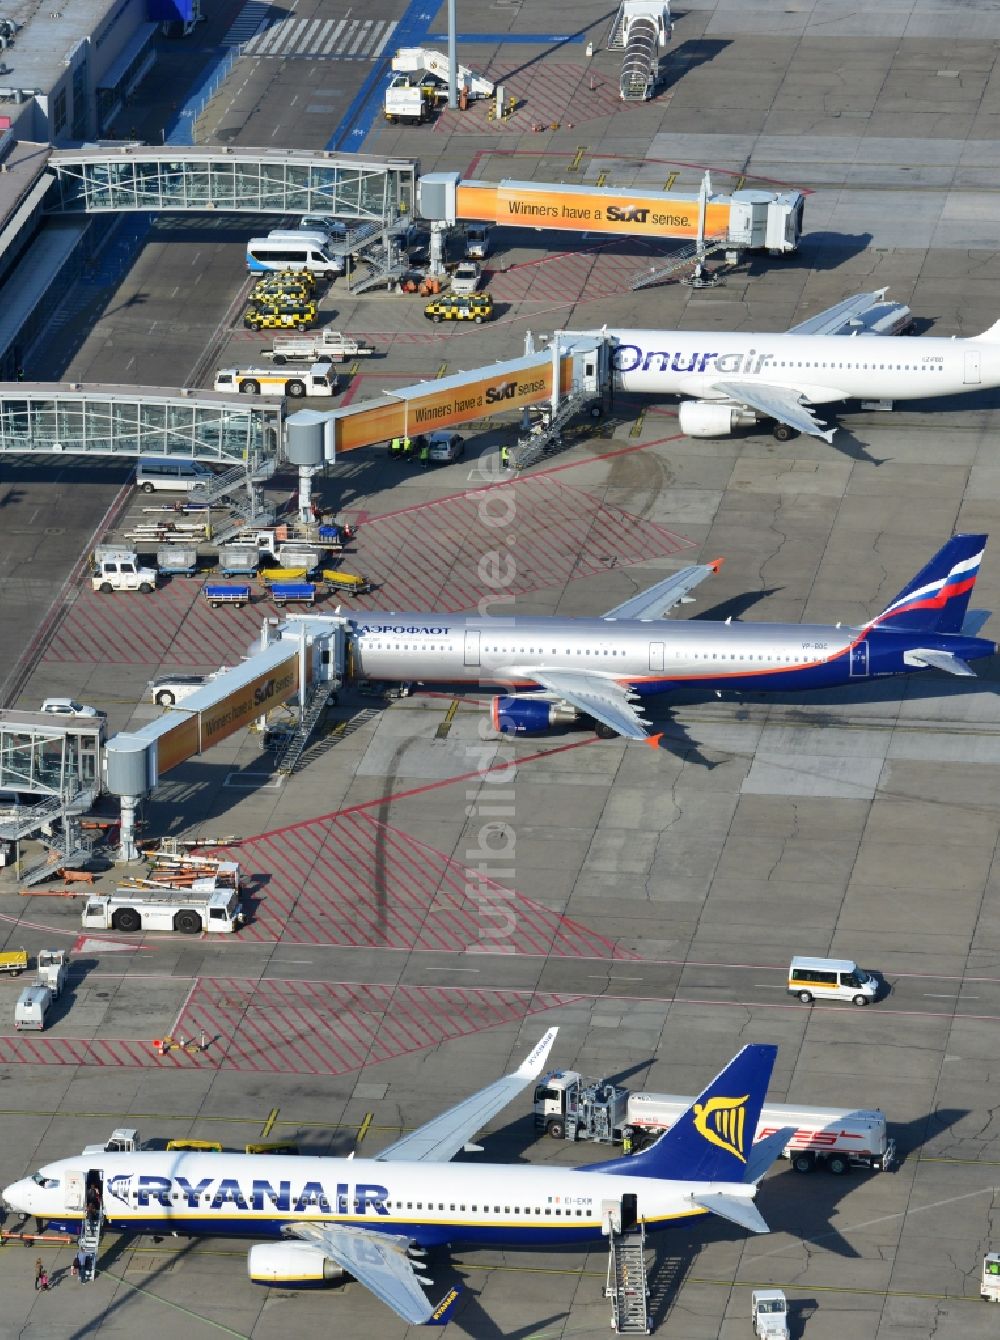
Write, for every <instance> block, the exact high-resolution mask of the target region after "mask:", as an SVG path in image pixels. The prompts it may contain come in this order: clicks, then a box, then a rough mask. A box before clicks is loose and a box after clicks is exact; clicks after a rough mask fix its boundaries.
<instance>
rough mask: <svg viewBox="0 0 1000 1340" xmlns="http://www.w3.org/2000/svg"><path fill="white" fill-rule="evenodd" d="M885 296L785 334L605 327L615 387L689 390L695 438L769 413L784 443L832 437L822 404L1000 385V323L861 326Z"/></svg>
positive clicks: (689, 428)
mask: <svg viewBox="0 0 1000 1340" xmlns="http://www.w3.org/2000/svg"><path fill="white" fill-rule="evenodd" d="M884 296H885V290H881V291H880V292H877V293H867V294H859V295H858V296H857V297H855V298H849V299H847V300H846V301H845V302H842V303H838V304H837V306H835V307H831V308H829V309H828V310H827V311H825V312H820V313H819V314H818V315H817V316H814V317H810V318H809V320H808V321H803V322H801V323H800V324H799V325H797V326H792V327H791V329H790V330H787V331H782V332H779V333H777V334H766V333H760V332H753V333H751V332H747V331H732V332H726V331H717V330H715V331H692V330H684V331H681V330H618V329H608V328H605V329H604V330H603V331H602V332H601V334H603V335H605V336H607V337H608V338H609V339H610V340H611V342H612V343H613V345H614V369H615V385H616V386H618V387H620V388H621V390H623V391H635V392H639V393H642V394H646V395H649V394H652V395H656V396H665V395H677V396H682V397H684V398H683V399H682V401H681V405H680V409H679V411H678V421H679V423H680V428H681V431H682V432H683V433H686V434H687V435H688V436H689V437H723V436H725V435H726V434H728V433H731V432H732V431H733V429H734V428H737V427H738V426H739V425H741V424H753V423H757V422H759V421H760V420H762V419H763V420H773V422H774V436H775V437H776V438H778V439H779V441H782V442H784V441H787V440H788V438H790V437H793V436H794V435H795V433H808V434H810V435H811V436H813V437H821V438H823V439H824V440H825V441H827V442H830V441H832V440H833V434H834V430H833V429H830V428H828V427H827V426H826V424H825V423H823V422H821V421H820V420H819V419H817V417H816V416H815V415H814V414H813V412H812V409H811V406H813V405H825V404H830V403H832V402H834V401H838V400H854V399H857V400H877V401H883V402H892V401H894V400H924V399H927V398H929V397H932V396H941V395H956V394H960V393H964V392H968V391H981V390H984V389H990V388H992V387H997V386H1000V321H998V322H996V323H995V324H994V325H992V326H990V328H989V330H986V331H984V332H983V333H982V334H981V335H974V336H972V337H971V338H969V339H957V338H949V339H942V338H940V337H937V336H926V335H921V336H910V335H901V336H893V337H891V338H890V337H884V336H874V335H871V334H870V333H869V334H866V333H865V332H864V331H862V332H861V333H860V334H859V333H858V331H857V330H856V328H855V327H853V326H852V324H851V320H850V317H851V313H852V311H855V310H856V311H859V312H861V311H864V310H865V309H866V307H870V306H871V304H872V302H873V301H874V300H878V299H881V298H884ZM888 305H889V304H886V306H888ZM900 310H902V311H905V310H906V309H905V308H901V309H900ZM590 333H594V332H590Z"/></svg>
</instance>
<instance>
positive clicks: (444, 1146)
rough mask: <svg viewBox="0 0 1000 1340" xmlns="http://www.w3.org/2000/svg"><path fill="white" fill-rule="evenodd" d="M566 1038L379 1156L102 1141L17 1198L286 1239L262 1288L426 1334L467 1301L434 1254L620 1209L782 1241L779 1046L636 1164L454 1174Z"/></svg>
mask: <svg viewBox="0 0 1000 1340" xmlns="http://www.w3.org/2000/svg"><path fill="white" fill-rule="evenodd" d="M555 1035H556V1029H554V1028H553V1029H550V1030H549V1032H548V1033H547V1034H546V1035H545V1037H544V1038H542V1040H541V1042H540V1043H539V1044H538V1045H537V1047H535V1049H534V1050H533V1051H532V1052H531V1054H530V1055H529V1056H528V1057H527V1059H526V1060H525V1061H524V1063H523V1065H521V1066H520V1067H519V1068H518V1069H517V1070H516V1071H515V1072H514V1073H513V1074H511V1075H508V1076H506V1078H504V1079H499V1080H496V1081H495V1082H494V1083H493V1084H491V1085H489V1086H488V1087H487V1088H486V1089H483V1090H482V1091H481V1092H480V1093H478V1094H475V1095H474V1096H473V1097H472V1098H468V1099H466V1100H465V1102H463V1103H459V1104H458V1106H457V1107H454V1108H452V1109H451V1111H450V1112H446V1113H444V1114H443V1115H442V1116H440V1117H437V1118H435V1119H434V1120H433V1121H431V1122H429V1123H428V1124H427V1125H426V1126H421V1127H420V1129H419V1130H416V1131H413V1132H412V1133H410V1134H409V1135H404V1136H403V1138H402V1139H401V1140H397V1141H396V1143H395V1144H392V1145H390V1146H389V1147H388V1149H384V1150H383V1151H382V1153H381V1154H379V1155H378V1156H377V1157H376V1158H374V1159H354V1158H346V1159H345V1158H326V1157H324V1158H303V1157H298V1158H296V1157H291V1156H288V1155H267V1154H213V1153H203V1152H197V1153H192V1152H190V1151H188V1152H180V1151H176V1152H167V1151H161V1152H152V1151H140V1152H134V1153H109V1152H107V1151H106V1150H104V1149H102V1148H101V1146H97V1147H96V1148H94V1147H91V1148H90V1149H87V1150H84V1152H83V1153H82V1154H79V1155H77V1156H76V1158H66V1159H59V1160H58V1161H57V1162H55V1163H49V1164H47V1165H46V1166H45V1167H44V1168H42V1169H40V1170H39V1171H38V1172H37V1173H35V1174H34V1175H33V1176H32V1177H26V1178H25V1179H24V1180H23V1181H20V1182H15V1183H14V1184H13V1185H12V1186H8V1187H7V1188H6V1189H5V1190H4V1192H3V1199H4V1201H5V1202H6V1203H7V1205H9V1206H10V1207H11V1208H12V1209H14V1210H19V1211H21V1212H22V1213H24V1214H33V1215H37V1216H39V1217H40V1218H42V1219H45V1220H48V1221H49V1222H50V1224H51V1225H52V1226H53V1227H55V1228H56V1229H57V1230H60V1231H63V1232H67V1233H74V1232H77V1231H79V1229H80V1228H81V1225H82V1220H83V1217H84V1206H85V1196H86V1188H87V1186H88V1185H95V1184H96V1185H97V1186H98V1189H99V1190H100V1191H101V1192H102V1204H103V1221H104V1224H106V1225H107V1226H108V1227H109V1228H111V1229H113V1230H114V1231H115V1232H130V1233H160V1234H163V1233H173V1234H177V1235H181V1236H184V1237H203V1236H204V1237H208V1236H211V1237H235V1238H244V1239H246V1238H264V1239H265V1240H266V1239H271V1240H272V1241H271V1242H267V1241H265V1242H264V1243H262V1244H260V1245H258V1246H254V1247H251V1249H250V1252H249V1255H248V1259H247V1270H248V1272H249V1274H250V1278H251V1279H252V1280H253V1281H254V1282H255V1283H258V1284H271V1285H282V1284H283V1285H293V1286H295V1287H296V1288H298V1287H301V1286H302V1285H306V1284H322V1283H324V1282H326V1281H327V1280H331V1279H337V1278H340V1277H342V1276H343V1275H345V1274H347V1275H352V1276H353V1277H354V1278H355V1279H356V1280H358V1281H359V1283H361V1284H363V1285H365V1287H366V1288H368V1289H370V1290H371V1291H372V1293H374V1294H375V1295H376V1297H378V1298H380V1299H381V1300H382V1301H383V1302H384V1303H386V1304H387V1305H388V1306H389V1307H391V1308H392V1309H393V1311H394V1312H396V1313H398V1314H399V1316H401V1317H402V1318H403V1319H404V1321H408V1322H411V1323H413V1324H416V1325H420V1324H426V1323H431V1324H435V1323H436V1324H439V1325H443V1324H444V1323H445V1322H446V1321H447V1320H448V1317H449V1316H450V1314H451V1312H452V1311H453V1309H454V1305H455V1301H456V1299H457V1298H458V1295H459V1291H458V1290H457V1289H452V1290H450V1291H449V1292H448V1293H447V1294H446V1295H445V1297H444V1298H443V1299H442V1300H441V1302H440V1303H438V1304H437V1305H436V1306H435V1305H434V1304H432V1303H431V1301H430V1300H429V1299H428V1297H427V1295H426V1294H425V1293H424V1290H423V1289H422V1288H421V1283H424V1284H430V1283H432V1282H433V1281H431V1280H428V1279H426V1278H425V1277H424V1276H423V1274H422V1273H421V1272H422V1271H424V1270H425V1269H426V1266H425V1265H423V1264H422V1263H421V1261H420V1259H419V1258H421V1257H423V1256H424V1254H425V1253H424V1250H423V1249H424V1248H426V1247H437V1246H443V1245H450V1244H453V1243H454V1244H458V1243H465V1244H470V1245H483V1246H488V1247H508V1246H509V1247H514V1246H537V1247H541V1248H543V1249H545V1248H548V1247H550V1246H553V1245H555V1244H558V1243H573V1244H581V1245H583V1244H586V1243H600V1241H601V1238H602V1235H603V1234H604V1233H606V1232H607V1227H608V1215H609V1211H614V1212H615V1215H616V1219H617V1220H618V1223H617V1224H616V1227H620V1226H621V1225H620V1216H621V1215H622V1214H623V1213H624V1214H625V1216H626V1217H628V1216H629V1214H631V1217H632V1221H633V1222H636V1221H637V1220H641V1221H642V1222H643V1223H644V1224H645V1226H646V1228H647V1230H651V1229H659V1228H664V1227H666V1226H667V1225H668V1224H670V1223H672V1222H673V1221H675V1220H677V1219H684V1218H688V1217H690V1216H692V1215H701V1214H706V1213H713V1214H718V1215H721V1216H722V1217H723V1218H725V1219H729V1220H731V1221H732V1222H733V1223H735V1224H737V1225H739V1226H740V1227H741V1228H745V1229H749V1230H750V1232H752V1233H766V1232H768V1227H767V1224H766V1223H765V1222H764V1220H763V1218H762V1217H761V1214H760V1212H759V1210H758V1209H757V1208H756V1206H755V1205H754V1195H755V1193H756V1190H757V1183H758V1182H759V1181H760V1179H761V1178H762V1177H763V1176H764V1173H765V1172H766V1171H767V1170H768V1168H769V1167H770V1166H771V1164H772V1163H773V1162H774V1160H775V1159H776V1158H777V1157H778V1155H779V1154H780V1153H781V1151H782V1149H783V1148H784V1146H785V1145H786V1144H787V1143H788V1141H789V1140H790V1139H791V1137H792V1135H793V1131H792V1130H791V1129H790V1128H786V1129H783V1130H780V1131H777V1132H775V1133H774V1134H773V1135H768V1136H765V1137H764V1138H763V1139H762V1140H759V1141H758V1142H757V1143H756V1144H754V1143H753V1133H754V1131H756V1130H757V1125H758V1119H759V1117H760V1109H761V1106H762V1105H763V1102H764V1097H765V1094H766V1092H767V1086H768V1083H769V1082H770V1078H771V1070H772V1067H773V1065H774V1059H775V1056H776V1055H777V1048H776V1047H770V1046H761V1045H751V1046H747V1047H744V1048H743V1050H742V1051H741V1052H740V1053H739V1055H738V1056H736V1057H734V1058H733V1060H732V1061H730V1063H729V1065H727V1066H726V1068H725V1070H723V1071H722V1073H721V1074H720V1075H719V1076H717V1078H716V1079H714V1080H713V1081H712V1083H711V1084H710V1085H709V1086H708V1088H707V1089H706V1090H705V1092H704V1093H703V1094H701V1095H700V1096H699V1098H698V1099H697V1100H696V1102H695V1103H694V1104H693V1106H692V1107H690V1108H689V1109H688V1111H687V1112H685V1113H684V1115H683V1116H682V1117H680V1118H679V1119H678V1121H677V1122H676V1124H675V1125H674V1126H672V1127H671V1129H670V1130H669V1131H667V1132H666V1133H665V1134H664V1135H662V1136H661V1137H660V1139H659V1140H657V1142H656V1143H655V1144H654V1145H652V1146H650V1148H649V1149H647V1150H645V1151H644V1152H643V1153H641V1154H635V1155H633V1156H632V1157H630V1158H619V1159H612V1160H611V1161H610V1162H609V1163H598V1164H593V1165H591V1166H590V1167H587V1168H577V1169H572V1168H556V1167H552V1166H551V1165H531V1164H527V1163H520V1164H513V1165H511V1164H486V1165H485V1166H484V1165H480V1164H478V1163H471V1164H470V1163H459V1164H453V1163H451V1159H453V1158H454V1157H455V1155H456V1154H457V1153H458V1152H459V1151H460V1150H462V1149H463V1148H466V1147H468V1142H469V1141H470V1140H471V1139H472V1138H473V1136H475V1135H476V1134H477V1132H478V1131H480V1130H481V1129H482V1127H483V1126H484V1125H485V1123H486V1122H488V1121H489V1120H490V1118H491V1117H493V1116H494V1115H495V1114H496V1113H497V1112H499V1111H500V1110H501V1109H502V1108H503V1107H505V1106H506V1105H507V1103H509V1102H510V1101H511V1099H513V1098H514V1097H516V1095H517V1094H518V1093H520V1092H521V1090H522V1089H524V1088H526V1087H527V1086H528V1085H529V1084H531V1083H532V1081H533V1080H535V1079H537V1078H538V1076H539V1075H540V1074H541V1072H542V1068H543V1067H544V1065H545V1060H546V1058H547V1056H548V1054H549V1049H550V1048H551V1046H552V1042H553V1040H554V1038H555ZM473 1148H475V1146H473ZM626 1226H627V1225H626ZM414 1258H417V1259H414Z"/></svg>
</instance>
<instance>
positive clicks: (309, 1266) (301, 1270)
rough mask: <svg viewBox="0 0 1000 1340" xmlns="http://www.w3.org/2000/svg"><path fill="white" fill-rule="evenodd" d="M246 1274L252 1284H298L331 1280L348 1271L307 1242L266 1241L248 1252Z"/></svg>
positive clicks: (331, 1282)
mask: <svg viewBox="0 0 1000 1340" xmlns="http://www.w3.org/2000/svg"><path fill="white" fill-rule="evenodd" d="M247 1274H248V1275H249V1276H250V1278H251V1280H252V1281H253V1282H254V1284H270V1285H277V1286H278V1287H280V1286H281V1285H289V1286H296V1287H299V1288H301V1287H303V1286H304V1285H313V1286H314V1287H315V1286H316V1285H320V1284H333V1283H334V1282H335V1281H337V1280H342V1279H343V1278H344V1277H345V1276H346V1274H347V1271H346V1270H341V1268H340V1266H338V1265H337V1264H336V1262H334V1261H331V1260H330V1258H329V1257H328V1256H324V1255H323V1253H322V1252H321V1251H317V1249H316V1248H315V1247H310V1246H309V1244H308V1243H307V1242H280V1243H271V1242H265V1243H260V1244H258V1245H257V1246H256V1247H251V1248H250V1250H249V1251H248V1252H247Z"/></svg>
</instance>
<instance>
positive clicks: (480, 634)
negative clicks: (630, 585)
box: [351, 535, 997, 745]
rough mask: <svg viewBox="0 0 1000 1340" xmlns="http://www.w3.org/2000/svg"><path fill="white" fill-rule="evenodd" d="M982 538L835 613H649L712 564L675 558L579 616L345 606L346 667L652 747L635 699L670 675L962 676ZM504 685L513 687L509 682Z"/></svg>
mask: <svg viewBox="0 0 1000 1340" xmlns="http://www.w3.org/2000/svg"><path fill="white" fill-rule="evenodd" d="M986 539H987V537H986V536H985V535H955V536H953V538H952V539H950V540H949V541H948V543H947V544H945V545H944V546H943V548H941V549H940V550H939V551H938V553H937V554H935V556H934V557H933V558H932V559H931V561H930V562H929V563H928V564H927V566H926V567H925V568H922V569H921V571H920V572H918V573H917V575H916V577H914V579H913V580H912V581H911V582H909V583H908V584H907V585H906V586H904V588H903V589H902V591H900V593H899V595H898V596H896V597H895V599H894V600H891V601H890V602H889V604H888V605H887V606H886V607H885V609H884V610H882V612H881V613H880V614H876V615H875V617H874V618H872V619H869V621H868V622H867V623H866V624H863V625H862V626H861V627H860V628H848V627H845V626H844V625H843V624H839V623H838V624H834V625H827V624H791V623H733V622H731V621H730V620H729V619H727V620H726V621H725V623H709V622H707V621H702V620H682V621H680V622H662V621H660V622H658V621H659V620H662V616H664V615H665V614H666V613H668V612H669V611H670V610H671V609H672V608H673V607H674V606H675V605H677V604H679V603H680V602H682V601H684V600H686V599H687V598H688V592H690V591H691V590H692V589H693V588H694V587H695V586H697V585H698V583H699V582H701V581H702V580H704V578H705V577H707V576H708V575H709V573H712V572H717V571H718V567H719V561H718V560H717V561H716V562H714V563H702V564H696V565H695V566H693V567H689V568H684V569H682V570H681V571H680V572H677V573H675V574H674V575H673V576H672V577H668V578H667V579H666V580H665V581H662V582H659V583H658V584H657V585H656V586H653V587H651V588H650V589H649V590H648V591H644V592H643V593H642V594H641V595H638V596H635V597H633V598H632V599H631V600H627V601H626V602H625V603H624V604H623V605H618V606H617V607H616V608H615V609H612V610H609V611H608V612H607V614H605V615H603V616H601V617H598V618H593V619H560V618H546V617H539V616H533V615H513V616H510V617H507V616H505V617H504V618H495V617H494V618H477V617H476V616H473V615H461V614H457V615H456V614H395V613H393V614H381V613H378V614H376V613H370V614H364V615H357V616H356V617H355V618H354V619H353V620H352V624H353V628H352V636H351V647H352V656H353V659H354V672H355V673H356V674H358V675H364V676H366V677H367V678H369V679H376V680H378V679H382V680H389V679H392V680H406V681H419V682H425V683H426V682H438V683H445V684H462V683H465V684H468V683H476V684H479V685H488V684H495V685H502V686H504V687H505V688H507V689H508V693H507V694H506V695H504V696H502V697H497V698H494V699H493V703H492V716H493V724H494V726H495V727H496V728H497V729H498V730H501V731H504V732H511V733H522V732H527V731H543V730H545V729H547V728H548V727H550V726H553V725H555V724H557V723H559V722H572V721H579V720H582V721H584V722H589V723H590V724H592V725H593V726H594V727H595V729H596V731H597V734H598V735H601V736H604V737H611V736H615V735H623V736H625V737H626V738H628V739H631V740H647V741H648V742H649V743H650V744H653V745H655V744H656V743H657V741H658V740H659V739H660V736H659V735H653V736H650V735H649V734H648V732H647V729H646V726H647V723H646V722H645V721H644V720H643V718H642V716H641V702H642V699H643V698H647V697H651V696H652V695H654V694H661V693H667V692H669V691H670V690H671V689H673V688H676V687H678V686H681V685H695V686H697V687H698V688H704V689H708V690H710V691H714V690H722V689H732V690H735V691H737V692H739V691H744V692H746V691H750V692H761V691H766V690H773V691H780V692H787V691H790V690H796V689H812V688H822V689H827V688H832V687H836V686H838V685H841V684H855V683H857V684H862V683H864V682H865V681H866V680H869V679H878V678H882V677H884V676H887V675H898V674H910V673H912V672H913V671H918V670H944V671H947V672H948V673H949V674H952V675H972V674H973V671H972V669H971V668H970V666H969V662H970V661H973V660H976V659H977V658H978V657H983V656H993V655H994V654H995V653H996V650H997V647H996V643H995V642H991V641H989V640H988V639H986V638H980V637H975V636H972V635H967V634H966V633H964V632H963V625H964V623H965V619H966V613H967V611H968V606H969V597H970V596H971V594H972V589H973V587H974V586H975V583H976V577H977V576H978V575H979V565H980V563H981V562H982V558H983V552H984V549H985V545H986ZM510 690H513V692H510Z"/></svg>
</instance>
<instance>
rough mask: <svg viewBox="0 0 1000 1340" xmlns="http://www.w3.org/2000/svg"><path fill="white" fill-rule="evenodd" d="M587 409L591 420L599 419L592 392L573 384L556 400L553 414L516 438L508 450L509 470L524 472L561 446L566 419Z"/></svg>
mask: <svg viewBox="0 0 1000 1340" xmlns="http://www.w3.org/2000/svg"><path fill="white" fill-rule="evenodd" d="M588 406H590V412H591V414H592V416H593V417H594V418H600V417H601V413H602V412H603V411H602V408H601V405H600V401H599V400H598V398H597V396H595V394H594V391H593V389H592V388H591V387H589V386H588V387H584V386H580V385H578V384H576V383H574V385H573V386H572V387H571V388H570V390H569V392H568V393H567V394H566V395H565V396H564V397H563V398H562V400H560V402H559V406H558V408H557V409H556V411H555V413H554V414H551V413H550V414H548V415H547V416H546V418H545V419H543V420H542V421H541V422H539V423H536V424H535V425H534V426H533V427H532V429H531V431H530V432H529V433H525V434H523V435H522V436H521V437H519V438H518V439H517V445H516V446H513V447H511V450H510V468H511V469H512V470H527V469H528V467H529V466H532V465H534V464H535V463H536V461H540V460H541V459H542V457H543V456H548V455H551V453H552V452H553V451H555V450H557V449H558V448H559V447H560V446H561V445H562V438H561V434H562V430H563V428H565V427H566V425H567V423H569V421H570V419H572V418H573V417H574V416H575V415H577V414H579V413H580V412H581V410H584V409H586V408H587V407H588Z"/></svg>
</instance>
